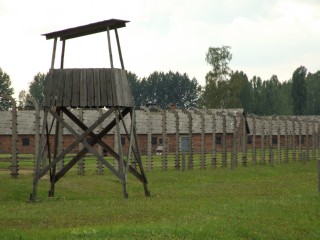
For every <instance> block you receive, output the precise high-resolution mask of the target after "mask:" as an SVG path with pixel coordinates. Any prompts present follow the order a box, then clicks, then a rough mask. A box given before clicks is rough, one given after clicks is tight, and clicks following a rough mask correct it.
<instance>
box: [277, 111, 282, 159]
mask: <svg viewBox="0 0 320 240" xmlns="http://www.w3.org/2000/svg"><path fill="white" fill-rule="evenodd" d="M280 130H281V127H280V117H278V118H277V148H278V163H279V164H280V163H281V133H280Z"/></svg>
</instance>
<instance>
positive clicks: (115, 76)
mask: <svg viewBox="0 0 320 240" xmlns="http://www.w3.org/2000/svg"><path fill="white" fill-rule="evenodd" d="M110 82H111V95H112V99H113V106H119V103H118V93H117V91H118V89H119V88H118V86H117V82H118V74H117V71H116V69H111V81H110Z"/></svg>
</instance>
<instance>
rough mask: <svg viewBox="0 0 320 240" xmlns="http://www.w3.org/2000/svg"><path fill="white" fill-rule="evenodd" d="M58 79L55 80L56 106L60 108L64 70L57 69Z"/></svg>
mask: <svg viewBox="0 0 320 240" xmlns="http://www.w3.org/2000/svg"><path fill="white" fill-rule="evenodd" d="M57 72H58V79H57V87H56V106H62V103H63V93H64V80H65V76H64V70H63V69H57Z"/></svg>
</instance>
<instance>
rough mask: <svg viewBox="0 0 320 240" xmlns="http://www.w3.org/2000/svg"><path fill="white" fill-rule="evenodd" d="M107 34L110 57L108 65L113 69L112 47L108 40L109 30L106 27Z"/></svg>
mask: <svg viewBox="0 0 320 240" xmlns="http://www.w3.org/2000/svg"><path fill="white" fill-rule="evenodd" d="M107 35H108V47H109V58H110V66H111V68H112V69H113V58H112V48H111V40H110V30H109V27H107Z"/></svg>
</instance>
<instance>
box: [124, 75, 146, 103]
mask: <svg viewBox="0 0 320 240" xmlns="http://www.w3.org/2000/svg"><path fill="white" fill-rule="evenodd" d="M127 78H128V81H129V83H130V86H131V92H132V97H133V101H134V105H135V106H136V107H139V106H141V105H143V102H144V99H145V91H144V89H143V84H142V83H141V79H140V78H139V77H138V76H137V75H136V74H135V73H133V72H130V71H129V72H127Z"/></svg>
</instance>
